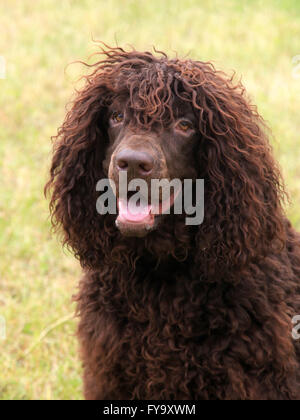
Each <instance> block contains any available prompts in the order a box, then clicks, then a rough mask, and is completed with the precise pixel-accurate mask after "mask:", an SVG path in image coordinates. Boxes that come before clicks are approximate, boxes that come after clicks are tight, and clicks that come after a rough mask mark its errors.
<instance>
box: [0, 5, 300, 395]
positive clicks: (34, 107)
mask: <svg viewBox="0 0 300 420" xmlns="http://www.w3.org/2000/svg"><path fill="white" fill-rule="evenodd" d="M92 38H94V39H99V40H102V41H105V42H107V43H108V44H111V45H115V44H116V42H117V43H118V44H119V45H121V46H126V44H132V45H134V46H135V47H136V48H137V49H142V50H145V49H147V50H150V49H151V48H152V46H153V45H154V46H156V47H157V49H162V50H165V51H167V52H169V54H170V55H171V56H172V55H175V51H177V52H178V54H179V55H180V56H187V55H188V56H190V57H192V58H196V59H200V60H212V61H214V63H215V65H216V66H217V67H218V68H221V69H224V70H226V71H232V70H233V69H235V70H236V71H237V75H238V76H242V80H243V82H244V84H245V86H246V87H247V89H248V92H249V94H250V96H251V97H252V99H253V101H254V102H255V103H257V104H258V109H259V111H260V113H261V114H262V115H263V116H264V118H265V119H266V121H267V122H268V124H269V126H270V127H271V128H272V131H273V134H274V138H273V139H272V142H273V144H274V149H275V153H276V156H277V157H278V159H279V161H280V164H281V166H282V169H283V173H284V176H285V179H286V185H287V188H288V191H289V193H290V197H291V205H290V207H289V208H287V213H288V215H289V217H290V218H291V220H292V222H293V224H294V225H295V226H296V227H297V228H298V229H300V140H299V132H300V113H299V109H300V68H298V67H297V64H298V63H300V43H299V39H300V2H299V0H280V1H279V0H264V1H258V0H257V1H256V0H236V1H234V0H215V1H210V0H151V1H150V0H118V1H117V0H63V1H61V0H35V1H30V0H1V2H0V56H2V59H0V66H1V63H2V64H3V62H4V60H5V62H6V69H5V74H3V70H4V69H3V65H2V75H1V68H0V77H4V76H5V78H0V92H1V93H0V183H1V184H0V325H1V320H2V323H3V320H5V323H6V338H5V339H4V337H1V334H0V348H1V351H0V399H81V398H82V391H81V367H80V363H79V360H78V356H77V341H76V338H75V337H74V332H75V330H76V319H74V318H73V316H72V314H73V311H74V307H73V304H72V302H71V296H72V294H74V293H76V287H77V282H78V278H79V276H80V267H79V264H78V263H77V262H76V261H75V260H74V258H73V257H72V255H70V254H69V253H68V252H67V251H62V249H61V247H60V244H59V242H58V240H57V239H56V238H55V237H53V236H51V234H50V223H49V220H48V204H47V202H46V200H45V199H44V197H43V186H44V184H45V181H46V178H47V171H48V168H49V162H50V155H51V141H50V137H51V135H53V134H55V133H56V129H57V127H58V126H59V125H60V123H61V122H62V119H63V116H64V107H65V104H66V102H67V101H68V100H69V99H70V97H71V95H72V92H73V90H74V86H75V81H76V78H77V77H78V76H79V75H80V74H81V73H82V71H83V70H84V69H83V66H81V65H79V64H74V65H71V66H68V67H67V68H66V65H67V64H68V63H70V62H72V61H74V60H76V59H83V60H87V59H88V56H89V55H90V54H91V53H93V52H95V51H96V46H95V44H94V43H93V42H92ZM3 58H4V59H3Z"/></svg>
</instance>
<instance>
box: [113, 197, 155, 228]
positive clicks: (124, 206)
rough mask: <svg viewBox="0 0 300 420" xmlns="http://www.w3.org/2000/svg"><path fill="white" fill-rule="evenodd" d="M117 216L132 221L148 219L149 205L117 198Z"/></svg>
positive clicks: (137, 221) (138, 221)
mask: <svg viewBox="0 0 300 420" xmlns="http://www.w3.org/2000/svg"><path fill="white" fill-rule="evenodd" d="M118 205H119V218H120V219H121V220H123V221H129V222H132V223H140V222H142V221H144V220H145V219H149V217H150V211H151V206H149V205H145V206H142V205H135V204H131V203H130V200H129V203H128V202H127V201H125V200H119V202H118Z"/></svg>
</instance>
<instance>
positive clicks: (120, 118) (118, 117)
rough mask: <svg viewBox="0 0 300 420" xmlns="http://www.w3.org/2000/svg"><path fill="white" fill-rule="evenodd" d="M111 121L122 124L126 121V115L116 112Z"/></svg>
mask: <svg viewBox="0 0 300 420" xmlns="http://www.w3.org/2000/svg"><path fill="white" fill-rule="evenodd" d="M111 119H112V120H113V122H115V123H121V122H122V121H123V120H124V115H123V114H122V112H117V111H114V112H113V113H112V115H111Z"/></svg>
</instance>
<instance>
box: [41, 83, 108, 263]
mask: <svg viewBox="0 0 300 420" xmlns="http://www.w3.org/2000/svg"><path fill="white" fill-rule="evenodd" d="M107 95H108V93H107V90H106V89H105V87H103V86H95V85H94V84H91V83H89V84H87V87H86V88H84V89H83V90H82V91H80V92H78V93H77V97H76V98H75V100H74V102H73V103H72V106H71V108H70V110H69V111H68V112H67V114H66V117H65V121H64V123H63V125H62V126H61V127H60V128H59V130H58V134H57V136H56V137H55V138H54V140H55V143H54V155H53V160H52V165H51V170H50V180H49V182H48V183H47V184H46V186H45V192H46V193H47V192H48V193H49V194H50V196H51V200H50V211H51V215H52V224H53V226H54V227H55V228H57V229H58V228H62V229H61V230H62V232H63V234H64V237H63V242H64V243H65V244H66V245H68V246H69V247H70V248H71V249H73V251H74V252H75V255H76V256H77V257H79V258H80V260H81V261H82V262H84V263H85V264H87V265H89V264H90V265H93V262H95V260H96V259H97V258H98V257H99V253H101V250H102V249H103V247H104V246H105V245H104V244H103V243H101V241H103V240H105V238H104V236H103V238H102V237H101V236H99V234H98V232H99V231H101V225H103V224H104V219H105V218H104V217H103V216H100V215H99V214H98V213H97V210H96V200H97V194H98V195H99V193H97V192H96V184H97V182H98V181H99V180H100V179H102V178H104V173H103V168H102V162H103V159H104V155H105V150H106V147H107V143H108V137H107V132H106V131H107V130H106V127H105V113H106V99H107ZM99 225H100V229H99ZM98 259H99V258H98Z"/></svg>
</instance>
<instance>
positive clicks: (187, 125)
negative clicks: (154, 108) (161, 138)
mask: <svg viewBox="0 0 300 420" xmlns="http://www.w3.org/2000/svg"><path fill="white" fill-rule="evenodd" d="M176 128H177V130H180V131H183V132H187V131H188V130H191V129H192V128H193V125H192V123H191V122H190V121H187V120H181V121H179V122H178V123H177V125H176Z"/></svg>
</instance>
